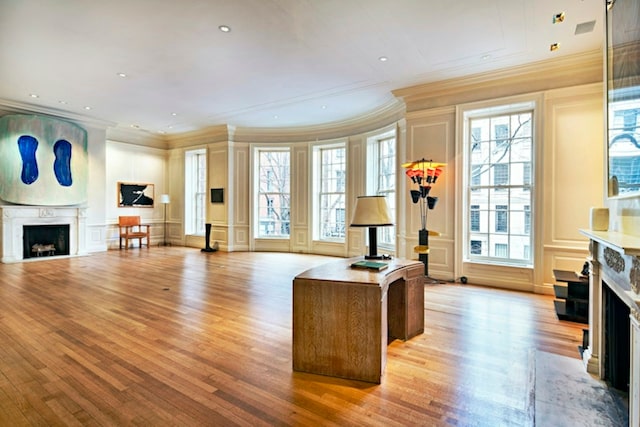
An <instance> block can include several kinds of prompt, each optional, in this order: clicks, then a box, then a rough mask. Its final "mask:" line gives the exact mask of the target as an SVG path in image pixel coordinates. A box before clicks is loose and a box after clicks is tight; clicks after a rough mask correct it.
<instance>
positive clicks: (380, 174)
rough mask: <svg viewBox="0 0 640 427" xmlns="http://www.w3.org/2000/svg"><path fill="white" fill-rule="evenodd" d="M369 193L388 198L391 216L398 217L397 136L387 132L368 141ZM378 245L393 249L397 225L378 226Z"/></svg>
mask: <svg viewBox="0 0 640 427" xmlns="http://www.w3.org/2000/svg"><path fill="white" fill-rule="evenodd" d="M367 145H368V146H367V180H366V182H367V195H381V196H385V197H386V199H387V205H388V206H389V213H390V214H391V217H392V218H394V223H395V217H396V209H395V208H396V137H395V132H387V133H385V134H382V135H378V136H376V137H373V138H369V140H368V143H367ZM377 231H378V247H380V248H384V249H388V250H390V251H393V250H394V248H395V245H396V232H395V227H378V228H377Z"/></svg>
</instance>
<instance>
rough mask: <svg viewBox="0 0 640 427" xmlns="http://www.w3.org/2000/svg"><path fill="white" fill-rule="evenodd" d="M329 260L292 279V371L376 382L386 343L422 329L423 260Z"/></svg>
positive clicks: (379, 373) (417, 332)
mask: <svg viewBox="0 0 640 427" xmlns="http://www.w3.org/2000/svg"><path fill="white" fill-rule="evenodd" d="M358 260H361V258H353V259H343V260H340V261H336V262H330V263H327V264H324V265H321V266H319V267H316V268H312V269H310V270H307V271H305V272H304V273H302V274H299V275H298V276H296V277H295V278H294V280H293V369H294V370H295V371H303V372H310V373H315V374H322V375H330V376H334V377H341V378H350V379H356V380H361V381H368V382H373V383H378V384H379V383H380V380H381V377H382V374H383V372H384V368H385V365H386V362H387V343H388V342H390V341H392V340H393V339H395V338H399V339H402V340H408V339H409V338H411V337H414V336H416V335H418V334H421V333H423V332H424V272H423V270H424V264H423V263H421V262H420V261H410V260H402V259H393V260H390V261H389V268H387V269H385V270H382V271H380V272H377V271H370V270H360V269H353V268H351V267H350V265H351V263H353V262H355V261H358Z"/></svg>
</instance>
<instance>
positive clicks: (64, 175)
mask: <svg viewBox="0 0 640 427" xmlns="http://www.w3.org/2000/svg"><path fill="white" fill-rule="evenodd" d="M53 153H54V154H55V156H56V159H55V161H54V162H53V172H54V173H55V175H56V179H57V180H58V183H60V185H62V186H64V187H69V186H71V184H72V183H73V179H72V178H71V143H70V142H69V141H66V140H64V139H61V140H59V141H56V143H55V144H54V145H53Z"/></svg>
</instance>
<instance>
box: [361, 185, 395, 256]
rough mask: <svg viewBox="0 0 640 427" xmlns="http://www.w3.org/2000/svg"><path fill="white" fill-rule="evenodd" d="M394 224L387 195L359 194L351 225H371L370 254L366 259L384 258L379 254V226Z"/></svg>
mask: <svg viewBox="0 0 640 427" xmlns="http://www.w3.org/2000/svg"><path fill="white" fill-rule="evenodd" d="M391 225H393V221H392V219H391V214H390V213H389V207H388V206H387V199H386V197H385V196H358V198H357V199H356V207H355V209H354V211H353V217H352V219H351V227H369V255H365V257H364V258H365V259H382V255H378V230H377V227H387V226H391Z"/></svg>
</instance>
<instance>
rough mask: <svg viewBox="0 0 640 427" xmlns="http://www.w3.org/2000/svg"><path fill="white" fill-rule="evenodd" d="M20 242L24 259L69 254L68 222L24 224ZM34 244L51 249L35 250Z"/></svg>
mask: <svg viewBox="0 0 640 427" xmlns="http://www.w3.org/2000/svg"><path fill="white" fill-rule="evenodd" d="M22 242H23V250H22V251H23V253H22V256H23V258H24V259H27V258H34V257H41V256H54V255H69V253H70V252H69V224H46V225H25V226H23V239H22ZM34 245H40V247H41V248H42V247H47V248H53V249H52V250H41V251H37V250H34ZM50 245H53V246H50Z"/></svg>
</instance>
